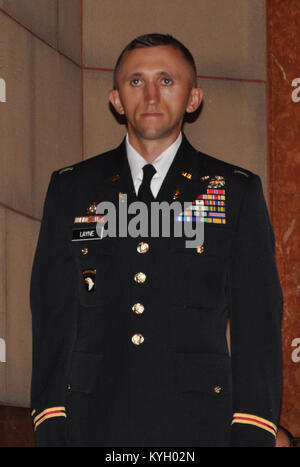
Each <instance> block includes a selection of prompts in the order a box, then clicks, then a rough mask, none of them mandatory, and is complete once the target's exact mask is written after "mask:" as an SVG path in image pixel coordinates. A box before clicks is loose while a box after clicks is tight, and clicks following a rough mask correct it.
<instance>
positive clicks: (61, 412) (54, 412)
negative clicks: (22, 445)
mask: <svg viewBox="0 0 300 467" xmlns="http://www.w3.org/2000/svg"><path fill="white" fill-rule="evenodd" d="M53 417H65V418H66V417H67V415H66V409H65V407H50V408H49V409H45V410H43V412H41V413H40V414H38V415H37V416H36V417H35V418H34V420H33V423H34V430H36V429H37V427H38V426H39V425H40V424H41V423H42V422H44V421H45V420H47V419H49V418H53Z"/></svg>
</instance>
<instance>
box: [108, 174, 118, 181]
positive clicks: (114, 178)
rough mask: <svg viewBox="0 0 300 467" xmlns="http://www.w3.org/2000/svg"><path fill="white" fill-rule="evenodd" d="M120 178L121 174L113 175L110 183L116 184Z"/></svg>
mask: <svg viewBox="0 0 300 467" xmlns="http://www.w3.org/2000/svg"><path fill="white" fill-rule="evenodd" d="M119 178H120V175H119V174H115V175H113V176H112V177H111V178H110V181H111V182H115V181H117V180H119Z"/></svg>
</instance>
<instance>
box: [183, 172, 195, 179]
mask: <svg viewBox="0 0 300 467" xmlns="http://www.w3.org/2000/svg"><path fill="white" fill-rule="evenodd" d="M181 175H182V176H183V177H185V178H187V179H188V180H191V179H192V174H190V173H188V172H182V173H181Z"/></svg>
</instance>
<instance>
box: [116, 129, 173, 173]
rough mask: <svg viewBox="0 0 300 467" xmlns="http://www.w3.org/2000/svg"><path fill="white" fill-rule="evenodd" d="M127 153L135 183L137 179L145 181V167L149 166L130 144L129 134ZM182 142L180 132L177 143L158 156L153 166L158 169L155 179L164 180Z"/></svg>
mask: <svg viewBox="0 0 300 467" xmlns="http://www.w3.org/2000/svg"><path fill="white" fill-rule="evenodd" d="M125 142H126V151H127V159H128V163H129V166H130V170H131V175H132V179H133V181H134V180H136V179H139V180H142V179H143V167H144V165H146V164H148V162H147V161H146V159H144V158H143V156H141V155H140V154H139V153H138V152H137V151H136V150H135V149H134V147H133V146H131V144H130V142H129V136H128V133H127V134H126V140H125ZM181 142H182V133H181V132H180V133H179V135H178V137H177V139H176V141H174V143H172V144H171V146H169V147H168V148H167V149H166V150H165V151H163V152H162V153H161V154H160V155H159V156H157V157H156V158H155V159H154V161H153V162H152V165H153V166H154V167H155V169H156V173H155V174H154V176H153V178H160V177H162V178H164V177H165V176H166V174H167V172H168V170H169V168H170V166H171V164H172V162H173V159H174V157H175V155H176V153H177V151H178V148H179V146H180V144H181Z"/></svg>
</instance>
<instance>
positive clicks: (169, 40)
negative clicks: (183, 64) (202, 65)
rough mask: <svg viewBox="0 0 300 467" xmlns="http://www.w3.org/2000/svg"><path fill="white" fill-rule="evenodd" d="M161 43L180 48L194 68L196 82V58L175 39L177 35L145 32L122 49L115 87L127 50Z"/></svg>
mask: <svg viewBox="0 0 300 467" xmlns="http://www.w3.org/2000/svg"><path fill="white" fill-rule="evenodd" d="M159 45H170V46H172V47H174V48H175V49H177V50H180V52H181V53H182V55H183V56H184V58H185V59H186V61H187V62H188V63H189V65H190V66H191V68H192V70H193V74H194V81H195V84H196V81H197V69H196V64H195V60H194V58H193V56H192V54H191V52H190V51H189V50H188V49H187V48H186V47H185V45H183V44H182V43H181V42H180V41H179V40H177V39H175V37H173V36H171V35H170V34H158V33H152V34H144V35H142V36H139V37H136V38H135V39H133V40H132V41H131V42H129V44H128V45H127V46H126V47H125V48H124V49H123V50H122V52H121V54H120V56H119V58H118V60H117V62H116V65H115V68H114V78H113V79H114V83H113V84H114V88H115V89H117V88H118V80H117V73H118V70H119V67H120V64H121V61H122V58H123V56H124V54H125V53H126V52H128V51H129V50H134V49H142V48H146V47H157V46H159Z"/></svg>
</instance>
